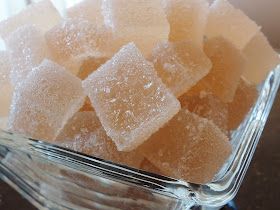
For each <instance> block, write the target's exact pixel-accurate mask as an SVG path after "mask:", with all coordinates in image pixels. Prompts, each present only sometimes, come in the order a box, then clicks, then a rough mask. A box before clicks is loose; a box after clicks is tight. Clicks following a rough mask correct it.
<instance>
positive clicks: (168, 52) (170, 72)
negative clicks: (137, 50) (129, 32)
mask: <svg viewBox="0 0 280 210" xmlns="http://www.w3.org/2000/svg"><path fill="white" fill-rule="evenodd" d="M152 61H153V63H154V66H155V69H156V70H157V73H158V75H159V76H160V78H161V79H162V81H163V82H164V83H165V85H166V86H167V87H168V88H170V89H171V90H172V92H173V93H174V94H175V95H176V96H177V97H179V96H180V95H182V94H183V93H185V92H187V91H188V90H189V89H190V88H191V87H192V86H194V85H195V84H196V83H197V82H198V81H199V80H200V79H202V78H203V77H204V76H205V75H206V74H208V72H209V71H210V69H211V67H212V64H211V61H210V60H209V58H208V57H207V56H206V55H205V53H204V52H203V50H202V48H201V47H199V46H198V45H195V44H194V43H192V42H175V43H172V42H164V43H160V44H158V45H157V47H156V48H155V49H154V50H153V53H152Z"/></svg>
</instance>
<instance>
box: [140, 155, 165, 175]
mask: <svg viewBox="0 0 280 210" xmlns="http://www.w3.org/2000/svg"><path fill="white" fill-rule="evenodd" d="M139 168H140V169H142V170H144V171H148V172H151V173H154V174H162V173H161V172H160V170H159V169H158V168H157V167H156V166H155V165H154V164H152V163H151V162H150V161H149V160H148V159H147V158H144V160H143V161H142V163H141V165H140V167H139Z"/></svg>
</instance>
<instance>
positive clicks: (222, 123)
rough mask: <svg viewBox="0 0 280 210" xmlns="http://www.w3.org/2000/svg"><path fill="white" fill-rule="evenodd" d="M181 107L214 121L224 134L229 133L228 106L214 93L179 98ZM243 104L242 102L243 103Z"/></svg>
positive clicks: (203, 92) (185, 95)
mask: <svg viewBox="0 0 280 210" xmlns="http://www.w3.org/2000/svg"><path fill="white" fill-rule="evenodd" d="M179 101H180V102H181V106H182V107H184V108H187V109H188V110H189V111H191V112H193V113H195V114H197V115H199V116H200V117H204V118H206V119H208V120H212V122H213V123H215V125H217V126H218V127H219V128H220V129H221V130H222V131H223V132H225V133H227V131H228V127H227V124H228V104H227V103H224V102H222V101H221V100H220V99H219V98H217V97H216V96H214V95H213V94H212V93H209V92H205V91H201V92H200V93H199V94H198V95H191V94H190V93H186V94H184V95H182V96H181V97H180V98H179ZM241 103H242V102H241Z"/></svg>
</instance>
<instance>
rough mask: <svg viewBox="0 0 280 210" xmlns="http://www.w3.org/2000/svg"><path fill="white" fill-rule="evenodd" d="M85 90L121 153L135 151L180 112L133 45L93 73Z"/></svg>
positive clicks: (172, 96)
mask: <svg viewBox="0 0 280 210" xmlns="http://www.w3.org/2000/svg"><path fill="white" fill-rule="evenodd" d="M83 87H84V89H85V91H86V94H87V95H88V96H89V98H90V100H91V102H92V104H93V107H94V109H95V111H96V113H97V116H98V117H99V119H100V121H101V123H102V125H103V127H104V128H105V130H106V132H107V134H108V136H110V137H111V138H112V140H113V141H114V142H115V144H116V146H117V148H118V150H119V151H131V150H133V149H135V148H136V147H137V146H139V145H140V144H142V143H143V142H144V141H145V140H147V139H148V138H149V137H150V135H151V134H153V133H154V132H156V131H157V130H158V129H159V128H160V127H162V126H163V125H164V124H165V123H166V122H168V120H170V119H171V118H172V117H173V116H174V115H175V114H176V113H177V112H178V111H179V109H180V103H179V101H178V100H177V99H176V97H175V96H174V95H173V94H172V93H171V92H170V91H169V90H168V89H167V88H166V86H165V85H164V84H163V83H162V81H161V79H160V78H159V77H158V76H157V74H156V71H155V69H154V68H153V65H152V64H151V63H150V62H148V61H146V60H145V58H144V57H143V55H142V54H141V52H140V51H139V50H138V49H137V48H136V46H135V45H134V44H133V43H129V44H127V45H125V46H124V47H123V48H122V49H121V50H120V51H119V52H118V53H117V54H115V55H114V56H113V58H112V59H110V60H109V61H107V62H106V63H105V64H104V65H102V66H101V67H100V68H99V69H98V70H96V71H95V72H93V73H92V74H91V75H90V76H89V77H88V78H87V79H86V80H84V81H83Z"/></svg>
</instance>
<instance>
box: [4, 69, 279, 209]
mask: <svg viewBox="0 0 280 210" xmlns="http://www.w3.org/2000/svg"><path fill="white" fill-rule="evenodd" d="M279 84H280V66H278V67H277V68H276V69H274V70H273V71H271V72H270V74H269V75H268V76H267V78H266V80H265V81H264V82H263V83H262V84H261V85H260V86H259V87H258V90H259V97H258V100H257V102H256V104H255V105H254V107H252V109H251V111H250V113H249V114H248V115H247V116H246V118H245V119H244V121H243V122H242V124H241V125H240V126H239V128H238V129H237V130H235V131H234V132H232V133H231V144H232V146H233V152H232V154H231V156H230V158H229V159H228V160H227V162H226V163H225V164H224V166H223V167H222V168H221V170H220V171H219V173H218V174H217V175H216V176H215V178H214V180H213V181H212V182H210V183H207V184H205V185H198V184H192V183H188V182H185V181H183V180H177V179H173V178H170V177H165V176H160V175H157V174H153V173H149V172H145V171H142V170H139V169H133V168H130V167H127V166H124V165H120V164H115V163H112V162H110V161H106V160H102V159H100V158H96V157H92V156H88V155H85V154H81V153H78V152H74V151H71V150H69V149H66V148H62V147H59V146H56V145H53V144H50V143H46V142H43V141H40V140H36V139H30V138H26V137H24V136H21V135H17V134H14V133H10V132H7V131H4V130H0V177H1V179H3V180H4V181H5V182H7V183H8V184H9V185H10V186H12V187H13V188H14V189H15V190H17V191H18V192H20V193H21V194H22V195H23V196H24V197H25V198H26V199H28V200H29V201H30V202H31V203H32V204H33V205H34V206H36V207H37V208H39V209H189V208H190V209H215V208H218V207H221V206H223V205H225V204H226V203H227V202H229V201H230V200H232V199H233V198H234V196H235V195H236V193H237V191H238V189H239V187H240V185H241V183H242V180H243V178H244V176H245V174H246V171H247V168H248V166H249V164H250V161H251V159H252V156H253V154H254V152H255V149H256V146H257V144H258V141H259V139H260V136H261V133H262V131H263V128H264V126H265V123H266V120H267V118H268V115H269V112H270V110H271V107H272V105H273V102H274V99H275V96H276V93H277V90H278V88H279Z"/></svg>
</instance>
